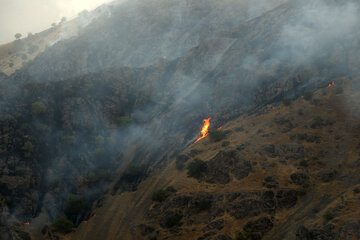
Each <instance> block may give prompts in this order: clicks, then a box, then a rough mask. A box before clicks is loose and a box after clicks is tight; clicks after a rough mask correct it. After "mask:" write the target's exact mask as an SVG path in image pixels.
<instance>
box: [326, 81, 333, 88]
mask: <svg viewBox="0 0 360 240" xmlns="http://www.w3.org/2000/svg"><path fill="white" fill-rule="evenodd" d="M332 86H335V82H334V81H333V82H332V83H329V86H327V87H326V88H329V87H332Z"/></svg>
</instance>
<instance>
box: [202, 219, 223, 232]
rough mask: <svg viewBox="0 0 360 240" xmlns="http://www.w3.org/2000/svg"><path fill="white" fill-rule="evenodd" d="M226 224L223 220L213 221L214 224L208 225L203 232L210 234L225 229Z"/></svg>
mask: <svg viewBox="0 0 360 240" xmlns="http://www.w3.org/2000/svg"><path fill="white" fill-rule="evenodd" d="M224 224H225V221H224V220H223V219H219V220H216V221H213V222H211V223H209V224H208V225H206V226H205V227H203V229H202V231H203V232H208V231H210V230H221V229H223V228H224Z"/></svg>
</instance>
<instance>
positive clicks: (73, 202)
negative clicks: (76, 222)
mask: <svg viewBox="0 0 360 240" xmlns="http://www.w3.org/2000/svg"><path fill="white" fill-rule="evenodd" d="M87 205H88V203H87V202H86V201H85V199H84V198H82V197H81V196H78V195H70V196H69V197H68V198H67V199H66V202H65V208H64V211H65V214H66V215H67V216H68V217H71V216H77V215H78V214H79V213H81V212H82V211H83V210H84V209H85V208H86V207H87Z"/></svg>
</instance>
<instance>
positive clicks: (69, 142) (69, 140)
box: [62, 135, 76, 145]
mask: <svg viewBox="0 0 360 240" xmlns="http://www.w3.org/2000/svg"><path fill="white" fill-rule="evenodd" d="M62 141H63V142H64V143H65V144H67V145H74V144H75V143H76V138H75V136H70V135H66V136H63V137H62Z"/></svg>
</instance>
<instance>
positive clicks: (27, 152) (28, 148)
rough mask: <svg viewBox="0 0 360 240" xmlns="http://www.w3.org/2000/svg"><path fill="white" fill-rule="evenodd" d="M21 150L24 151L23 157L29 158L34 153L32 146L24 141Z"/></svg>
mask: <svg viewBox="0 0 360 240" xmlns="http://www.w3.org/2000/svg"><path fill="white" fill-rule="evenodd" d="M21 149H22V150H23V151H24V157H26V158H29V157H30V156H31V153H32V152H33V151H34V145H33V144H32V143H31V142H30V141H26V142H25V143H24V145H23V146H22V148H21Z"/></svg>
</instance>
